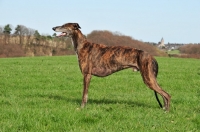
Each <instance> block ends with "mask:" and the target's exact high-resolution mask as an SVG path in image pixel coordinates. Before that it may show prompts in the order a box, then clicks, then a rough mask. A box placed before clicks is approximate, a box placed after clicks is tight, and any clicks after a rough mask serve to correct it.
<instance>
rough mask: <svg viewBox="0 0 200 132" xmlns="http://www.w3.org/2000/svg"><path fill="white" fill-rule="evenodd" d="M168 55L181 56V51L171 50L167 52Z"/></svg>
mask: <svg viewBox="0 0 200 132" xmlns="http://www.w3.org/2000/svg"><path fill="white" fill-rule="evenodd" d="M167 53H168V54H180V51H179V50H171V51H168V52H167Z"/></svg>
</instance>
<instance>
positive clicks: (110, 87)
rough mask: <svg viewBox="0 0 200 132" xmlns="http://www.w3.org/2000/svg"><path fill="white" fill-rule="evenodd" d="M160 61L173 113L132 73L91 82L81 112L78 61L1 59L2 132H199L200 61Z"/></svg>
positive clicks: (162, 81) (161, 78)
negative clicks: (86, 100) (87, 97)
mask: <svg viewBox="0 0 200 132" xmlns="http://www.w3.org/2000/svg"><path fill="white" fill-rule="evenodd" d="M156 59H157V60H158V63H159V73H158V82H159V84H160V86H161V87H162V88H163V89H164V90H165V91H167V92H168V93H169V94H170V95H171V97H172V98H171V108H170V112H165V111H164V110H162V109H161V108H159V105H158V103H157V102H156V99H155V97H154V93H153V91H152V90H150V89H149V88H147V87H146V85H144V83H143V81H142V78H141V75H140V73H139V72H133V71H132V69H127V70H123V71H120V72H117V73H114V74H113V75H111V76H108V77H104V78H98V77H93V78H92V80H91V83H90V88H89V100H88V104H87V106H86V108H84V109H80V103H81V98H82V87H83V86H82V83H83V81H82V74H81V72H80V69H79V67H78V62H77V57H76V56H62V57H33V58H29V57H26V58H5V59H0V132H16V131H20V132H21V131H22V132H23V131H31V132H46V131H49V132H62V131H63V132H68V131H75V132H96V131H97V132H99V131H100V132H101V131H106V132H109V131H113V132H118V131H119V132H121V131H122V132H125V131H130V132H133V131H134V132H136V131H141V132H144V131H147V132H149V131H152V132H155V131H161V132H165V131H166V132H174V131H180V132H184V131H187V132H189V131H190V132H195V131H200V60H197V59H180V58H163V57H156ZM160 99H161V98H160ZM161 101H162V100H161Z"/></svg>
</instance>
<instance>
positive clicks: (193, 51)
mask: <svg viewBox="0 0 200 132" xmlns="http://www.w3.org/2000/svg"><path fill="white" fill-rule="evenodd" d="M12 30H14V31H12ZM85 36H86V37H87V39H88V40H89V41H90V42H94V43H102V44H106V45H108V46H116V45H123V46H129V47H133V48H137V49H141V50H144V51H146V52H149V53H150V54H151V55H154V56H167V54H166V53H165V52H163V51H161V50H159V49H158V48H157V47H156V45H152V44H149V43H146V42H142V41H139V40H136V39H134V38H132V37H130V36H125V35H123V34H120V33H119V32H110V31H106V30H103V31H99V30H94V31H92V32H91V33H90V34H88V35H85ZM179 50H180V52H181V54H187V57H188V56H189V55H192V57H195V58H197V57H196V56H198V58H199V56H200V52H199V51H200V44H190V45H183V46H182V47H181V48H179ZM71 54H75V53H74V50H73V47H72V44H71V41H70V39H67V38H63V37H56V33H54V34H53V35H41V34H40V33H39V31H38V30H34V29H31V28H28V27H26V26H24V25H17V26H16V27H15V28H13V27H12V25H10V24H7V25H5V26H4V27H0V57H21V56H56V55H71Z"/></svg>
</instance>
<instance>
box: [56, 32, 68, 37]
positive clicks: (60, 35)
mask: <svg viewBox="0 0 200 132" xmlns="http://www.w3.org/2000/svg"><path fill="white" fill-rule="evenodd" d="M66 35H67V33H66V32H62V33H61V34H59V35H57V37H62V36H66Z"/></svg>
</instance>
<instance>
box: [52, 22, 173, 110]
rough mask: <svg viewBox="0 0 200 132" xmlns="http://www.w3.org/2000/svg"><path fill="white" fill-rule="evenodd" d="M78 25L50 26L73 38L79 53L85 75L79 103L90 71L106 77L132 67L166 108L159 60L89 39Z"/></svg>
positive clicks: (81, 67)
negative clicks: (159, 77)
mask: <svg viewBox="0 0 200 132" xmlns="http://www.w3.org/2000/svg"><path fill="white" fill-rule="evenodd" d="M79 29H80V26H79V24H78V23H67V24H64V25H62V26H57V27H53V30H54V31H56V32H62V34H61V35H60V36H67V37H70V38H71V39H72V43H73V45H74V50H75V52H76V54H77V56H78V62H79V67H80V70H81V72H82V74H83V77H84V79H83V84H84V87H83V96H82V104H81V107H84V106H85V105H86V103H87V98H88V87H89V83H90V80H91V77H92V75H94V76H98V77H105V76H108V75H110V74H112V73H114V72H117V71H120V70H123V69H127V68H133V69H137V70H139V71H140V73H141V75H142V78H143V81H144V83H145V84H146V85H147V86H148V87H149V88H150V89H152V90H154V92H155V95H156V99H157V101H158V103H159V105H160V106H161V107H162V105H161V103H160V101H159V99H158V97H157V93H159V94H160V95H161V96H162V97H163V100H164V109H166V110H167V111H169V106H170V95H169V94H168V93H167V92H165V91H164V90H162V88H161V87H160V86H159V85H158V83H157V81H156V77H157V73H158V64H157V61H156V60H155V58H154V57H153V56H151V55H149V54H148V53H146V52H144V51H142V50H139V49H135V48H130V47H125V46H106V45H103V44H95V43H90V42H88V41H87V40H86V38H85V37H84V35H83V34H82V33H81V31H80V30H79Z"/></svg>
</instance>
